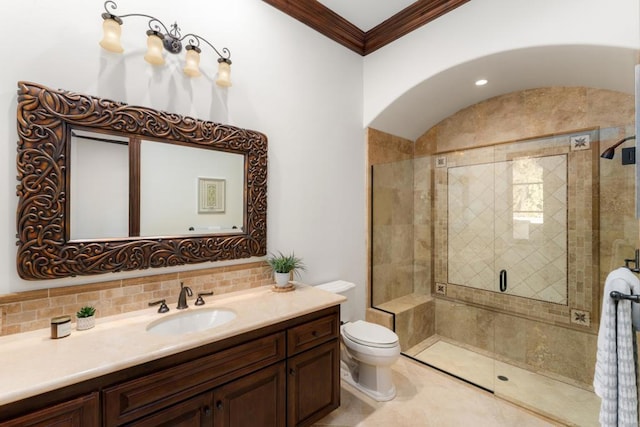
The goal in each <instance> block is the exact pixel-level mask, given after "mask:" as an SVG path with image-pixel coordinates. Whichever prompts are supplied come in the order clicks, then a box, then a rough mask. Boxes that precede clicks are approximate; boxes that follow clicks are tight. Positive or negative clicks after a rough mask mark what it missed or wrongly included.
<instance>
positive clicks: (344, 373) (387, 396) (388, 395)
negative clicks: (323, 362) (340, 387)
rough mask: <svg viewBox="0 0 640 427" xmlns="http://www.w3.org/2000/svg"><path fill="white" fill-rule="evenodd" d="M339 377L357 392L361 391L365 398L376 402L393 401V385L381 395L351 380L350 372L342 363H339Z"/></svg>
mask: <svg viewBox="0 0 640 427" xmlns="http://www.w3.org/2000/svg"><path fill="white" fill-rule="evenodd" d="M340 377H341V378H342V379H343V380H344V381H345V382H346V383H347V384H350V385H352V386H353V387H355V388H356V389H357V390H359V391H361V392H362V393H364V394H366V395H367V396H369V397H370V398H372V399H373V400H376V401H378V402H387V401H389V400H393V398H395V397H396V387H395V385H391V388H389V389H388V390H387V391H386V392H384V393H383V392H380V391H378V390H371V389H370V388H368V387H365V386H363V385H362V384H360V383H358V382H357V381H355V380H354V379H353V376H352V375H351V371H350V370H349V368H348V367H347V365H346V364H345V363H344V361H341V362H340Z"/></svg>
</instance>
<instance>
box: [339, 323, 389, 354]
mask: <svg viewBox="0 0 640 427" xmlns="http://www.w3.org/2000/svg"><path fill="white" fill-rule="evenodd" d="M342 332H343V333H344V335H345V336H346V337H347V338H349V339H350V340H351V341H353V342H355V343H358V344H360V345H363V346H367V347H374V348H393V347H396V346H397V345H398V336H397V335H396V334H395V332H393V331H391V330H389V329H387V328H385V327H384V326H380V325H376V324H375V323H369V322H365V321H363V320H357V321H355V322H350V323H346V324H345V325H344V327H343V328H342Z"/></svg>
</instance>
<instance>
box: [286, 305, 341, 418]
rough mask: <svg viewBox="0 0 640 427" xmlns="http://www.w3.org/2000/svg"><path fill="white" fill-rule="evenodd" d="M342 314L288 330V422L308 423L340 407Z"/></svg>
mask: <svg viewBox="0 0 640 427" xmlns="http://www.w3.org/2000/svg"><path fill="white" fill-rule="evenodd" d="M339 326H340V316H339V314H338V316H335V315H330V316H325V317H322V318H320V319H317V320H313V321H310V322H307V323H304V324H302V325H299V326H296V327H294V328H290V329H289V330H288V331H287V349H288V351H287V373H288V378H287V396H288V404H287V421H288V425H289V426H308V425H311V424H313V423H314V422H315V421H318V420H319V419H321V418H322V417H324V416H325V415H327V414H328V413H330V412H331V411H333V410H334V409H336V408H337V407H338V406H340V343H339V339H338V337H339V336H340V330H339Z"/></svg>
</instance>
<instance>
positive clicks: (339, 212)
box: [0, 0, 366, 310]
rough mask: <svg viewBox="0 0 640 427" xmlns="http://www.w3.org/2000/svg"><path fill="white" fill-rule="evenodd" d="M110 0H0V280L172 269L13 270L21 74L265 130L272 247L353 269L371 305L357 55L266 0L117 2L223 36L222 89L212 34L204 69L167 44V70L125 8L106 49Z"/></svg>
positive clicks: (349, 274)
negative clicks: (225, 85) (117, 41)
mask: <svg viewBox="0 0 640 427" xmlns="http://www.w3.org/2000/svg"><path fill="white" fill-rule="evenodd" d="M102 5H103V1H102V0H91V1H89V0H63V1H59V2H50V1H47V0H20V1H11V2H9V1H6V2H4V1H3V2H1V3H0V14H1V15H2V16H3V17H4V20H5V23H4V25H5V26H4V30H3V34H4V35H5V38H4V40H3V42H2V44H0V54H1V56H2V58H3V67H2V71H0V105H1V106H2V114H0V135H1V138H0V139H2V140H3V141H4V144H2V148H0V149H1V150H2V151H3V152H4V154H3V155H2V156H0V158H2V159H3V160H2V161H3V166H2V167H1V168H0V170H1V171H2V172H1V175H0V182H1V183H2V184H1V185H0V212H1V214H0V219H1V222H0V294H6V293H10V292H17V291H27V290H33V289H40V288H46V287H54V286H63V285H72V284H79V283H87V282H91V281H103V280H113V279H116V278H122V277H129V276H133V275H137V276H140V275H142V274H150V273H158V274H159V273H165V272H167V271H169V269H153V270H146V271H143V272H136V273H120V274H108V275H101V276H86V277H83V278H70V279H65V280H52V281H36V282H31V281H23V280H21V279H19V278H18V276H17V273H16V268H15V262H16V261H15V257H16V246H15V241H16V238H15V234H16V225H15V212H16V205H17V197H16V184H17V182H16V179H15V177H16V166H15V160H16V141H17V133H16V82H17V81H19V80H27V81H33V82H37V83H41V84H44V85H47V86H49V87H52V88H63V89H68V90H73V91H76V92H80V93H86V94H89V95H95V96H99V97H106V98H111V99H114V100H118V101H124V102H127V103H129V104H132V105H144V106H149V107H152V108H157V109H162V110H170V111H173V112H176V113H180V114H188V115H192V116H195V117H198V118H201V119H208V120H214V121H218V122H223V123H229V124H233V125H236V126H240V127H245V128H250V129H255V130H258V131H261V132H263V133H265V134H266V135H267V136H268V138H269V181H268V250H269V251H278V250H281V251H283V252H288V251H292V250H295V253H296V255H298V256H301V257H303V258H304V260H305V262H306V264H307V267H308V268H307V272H306V273H304V275H303V278H302V279H303V281H305V282H308V283H312V284H315V283H319V282H322V281H328V280H335V279H345V280H349V281H352V282H355V283H358V284H359V285H360V289H359V290H360V294H361V297H362V298H361V299H360V300H361V301H362V303H361V310H364V284H365V278H366V274H365V271H366V265H365V264H366V257H365V196H364V191H365V182H364V180H365V168H364V153H365V150H364V131H363V129H362V58H361V57H360V56H358V55H357V54H355V53H353V52H351V51H349V50H348V49H345V48H343V47H342V46H340V45H338V44H336V43H335V42H333V41H331V40H329V39H327V38H325V37H324V36H322V35H320V34H318V33H316V32H315V31H313V30H311V29H309V28H308V27H306V26H304V25H303V24H301V23H299V22H298V21H295V20H293V19H292V18H290V17H288V16H286V15H284V14H283V13H282V12H280V11H278V10H276V9H275V8H273V7H271V6H269V5H267V4H266V3H264V2H262V1H259V0H217V1H211V0H184V1H181V2H158V1H152V0H139V1H135V2H133V1H127V0H119V10H118V11H117V13H119V14H125V13H129V12H140V13H147V14H152V15H155V16H157V17H158V18H160V19H162V20H164V21H165V22H166V23H172V22H173V21H174V20H177V21H178V22H179V25H180V26H181V28H182V29H183V33H186V32H194V33H198V34H200V35H203V36H204V37H206V38H207V39H209V41H211V42H212V43H213V44H214V45H216V46H217V47H225V46H226V47H228V48H229V49H230V50H231V52H232V57H231V59H232V60H233V65H232V81H233V84H234V85H233V87H231V88H230V89H229V90H221V89H217V87H216V86H215V84H214V83H213V79H214V78H215V72H216V67H217V62H216V58H215V57H213V56H212V55H211V54H210V53H209V52H208V50H207V48H204V49H203V53H202V61H201V68H202V69H203V71H204V75H203V76H202V77H200V78H198V79H193V80H191V79H188V78H186V77H184V76H183V74H182V72H181V70H180V68H181V65H180V62H181V61H182V60H183V57H182V56H180V57H179V58H177V57H171V58H167V65H166V66H165V68H164V69H160V70H158V69H154V68H152V67H151V66H150V65H148V64H147V63H146V62H144V60H143V59H142V56H143V55H144V51H145V48H146V36H145V35H144V32H145V30H146V22H145V21H144V20H142V19H138V20H136V19H135V18H129V19H126V20H125V24H124V25H123V27H122V30H123V34H122V43H123V47H124V48H125V53H124V54H123V55H115V54H111V53H108V52H105V51H103V50H102V49H101V48H100V47H99V46H98V41H99V40H100V38H101V32H102V29H101V25H102V18H101V17H100V14H101V13H102V12H103V11H104V10H103V7H102ZM210 266H211V264H207V265H200V266H190V267H184V268H183V269H187V268H206V267H210ZM175 270H176V269H171V271H175ZM178 270H179V269H178Z"/></svg>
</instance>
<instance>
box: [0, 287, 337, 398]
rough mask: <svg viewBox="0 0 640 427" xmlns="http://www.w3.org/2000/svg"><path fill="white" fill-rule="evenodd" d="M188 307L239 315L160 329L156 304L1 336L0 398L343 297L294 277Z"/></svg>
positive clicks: (73, 380)
mask: <svg viewBox="0 0 640 427" xmlns="http://www.w3.org/2000/svg"><path fill="white" fill-rule="evenodd" d="M205 300H206V304H205V305H203V306H195V305H194V302H195V300H194V299H193V298H189V301H188V303H189V308H188V310H198V309H203V308H212V307H217V308H227V309H231V310H233V311H235V312H236V314H237V317H236V318H235V319H233V320H231V321H230V322H229V323H225V324H224V325H220V326H217V327H215V328H212V329H209V330H205V331H201V332H193V333H188V334H181V335H157V334H153V333H149V332H147V331H146V327H147V325H148V324H149V323H150V322H152V321H154V320H157V319H159V318H161V317H162V316H171V315H175V314H176V313H179V312H182V311H178V310H176V309H175V304H172V305H169V307H170V308H171V311H169V312H168V313H164V314H159V313H158V312H157V307H151V308H149V309H145V310H140V311H134V312H130V313H126V314H121V315H117V316H110V317H105V318H99V317H98V318H97V320H96V326H95V327H94V328H93V329H89V330H86V331H76V330H75V324H74V325H73V326H72V330H71V335H69V336H67V337H65V338H61V339H51V338H50V330H49V329H48V328H47V329H40V330H37V331H33V332H26V333H21V334H14V335H8V336H4V337H0V378H1V379H2V380H1V381H0V405H5V404H7V403H11V402H15V401H18V400H21V399H24V398H27V397H31V396H35V395H37V394H40V393H44V392H47V391H51V390H55V389H57V388H60V387H64V386H67V385H71V384H75V383H78V382H81V381H85V380H88V379H91V378H95V377H98V376H101V375H105V374H109V373H111V372H115V371H118V370H121V369H124V368H128V367H131V366H135V365H139V364H141V363H145V362H148V361H150V360H155V359H158V358H161V357H164V356H169V355H172V354H176V353H179V352H181V351H185V350H189V349H192V348H196V347H199V346H201V345H204V344H207V343H211V342H215V341H219V340H222V339H225V338H228V337H231V336H234V335H238V334H241V333H244V332H248V331H251V330H255V329H258V328H260V327H264V326H268V325H271V324H275V323H278V322H281V321H284V320H288V319H292V318H294V317H297V316H301V315H304V314H308V313H311V312H314V311H318V310H321V309H323V308H327V307H331V306H334V305H336V304H339V303H341V302H342V301H344V300H345V298H344V297H343V296H341V295H338V294H332V293H329V292H326V291H323V290H320V289H315V288H314V287H312V286H307V285H300V284H298V285H296V289H295V290H294V291H292V292H286V293H276V292H273V291H271V287H270V286H264V287H260V288H256V289H251V290H247V291H240V292H233V293H229V294H223V295H219V296H212V297H205Z"/></svg>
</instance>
